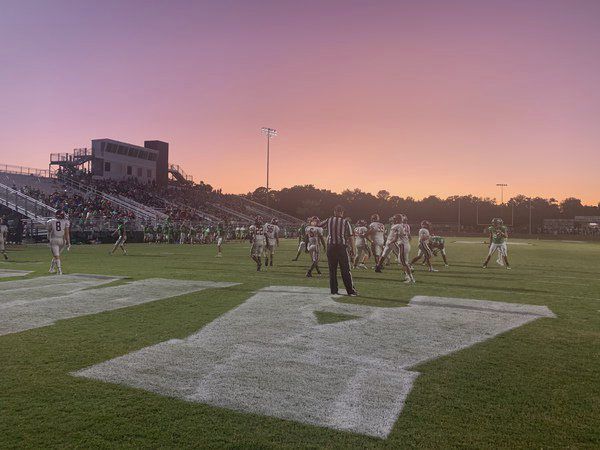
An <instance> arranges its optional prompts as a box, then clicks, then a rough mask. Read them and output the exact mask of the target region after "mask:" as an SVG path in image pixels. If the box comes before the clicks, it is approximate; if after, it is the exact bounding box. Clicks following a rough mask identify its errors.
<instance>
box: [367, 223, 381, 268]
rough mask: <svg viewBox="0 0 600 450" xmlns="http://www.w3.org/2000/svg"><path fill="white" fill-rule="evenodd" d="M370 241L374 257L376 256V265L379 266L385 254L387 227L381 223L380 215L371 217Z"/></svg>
mask: <svg viewBox="0 0 600 450" xmlns="http://www.w3.org/2000/svg"><path fill="white" fill-rule="evenodd" d="M369 239H370V240H371V243H372V245H371V247H372V249H373V255H375V264H379V259H380V258H381V254H382V253H383V247H384V246H385V225H384V224H382V223H381V222H380V221H379V214H373V215H372V216H371V224H370V225H369Z"/></svg>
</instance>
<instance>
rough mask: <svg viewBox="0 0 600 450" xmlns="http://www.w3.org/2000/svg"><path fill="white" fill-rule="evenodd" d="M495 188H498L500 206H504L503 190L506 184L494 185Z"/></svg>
mask: <svg viewBox="0 0 600 450" xmlns="http://www.w3.org/2000/svg"><path fill="white" fill-rule="evenodd" d="M496 186H498V187H499V188H500V204H501V205H504V188H505V187H507V186H508V184H506V183H496Z"/></svg>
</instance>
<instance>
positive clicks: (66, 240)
mask: <svg viewBox="0 0 600 450" xmlns="http://www.w3.org/2000/svg"><path fill="white" fill-rule="evenodd" d="M70 228H71V224H70V223H69V221H68V220H67V219H65V213H64V212H62V211H60V210H58V211H56V217H55V218H54V219H50V220H49V221H48V222H46V230H47V231H48V242H49V243H50V250H51V251H52V262H51V263H50V273H55V272H56V273H58V274H59V275H62V265H61V262H60V252H61V250H62V249H63V247H64V246H65V245H66V247H67V250H70V249H71V234H70V233H69V231H70Z"/></svg>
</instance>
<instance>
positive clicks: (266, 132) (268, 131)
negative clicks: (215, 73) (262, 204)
mask: <svg viewBox="0 0 600 450" xmlns="http://www.w3.org/2000/svg"><path fill="white" fill-rule="evenodd" d="M260 131H261V132H262V134H264V135H265V136H267V206H269V144H270V143H271V138H272V137H274V136H277V130H276V129H274V128H269V127H262V128H261V129H260Z"/></svg>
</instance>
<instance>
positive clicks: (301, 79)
mask: <svg viewBox="0 0 600 450" xmlns="http://www.w3.org/2000/svg"><path fill="white" fill-rule="evenodd" d="M0 99H1V101H0V164H19V165H26V166H32V167H38V168H45V167H47V165H48V159H49V158H48V155H49V153H50V152H66V151H69V150H71V149H73V148H76V147H86V146H90V140H91V139H94V138H104V137H108V138H113V139H117V140H122V141H126V142H131V143H134V144H139V145H142V144H143V141H144V140H145V139H160V140H165V141H167V142H169V143H170V153H171V154H170V156H171V162H173V163H177V164H180V165H182V166H183V167H184V168H185V170H186V171H187V172H188V173H191V174H193V175H194V177H195V179H196V181H198V180H204V181H205V182H208V183H210V184H212V185H213V186H215V187H221V188H223V190H224V191H225V192H235V193H245V192H248V191H251V190H254V189H255V188H256V187H257V186H261V185H264V182H265V181H264V180H265V159H266V157H265V140H264V138H263V137H262V136H261V134H260V128H261V127H262V126H271V127H274V128H277V129H278V131H279V136H277V137H276V138H275V139H274V140H273V142H272V147H271V149H272V153H271V156H272V158H271V163H272V164H271V175H272V176H271V186H272V187H273V188H281V187H286V186H292V185H294V184H314V185H316V186H318V187H323V188H328V189H332V190H335V191H341V190H343V189H346V188H351V189H353V188H360V189H362V190H365V191H370V192H377V191H378V190H380V189H387V190H389V191H390V192H391V193H392V194H395V195H400V196H403V197H405V196H409V195H410V196H413V197H417V198H421V197H423V196H426V195H430V194H435V195H440V196H443V197H444V196H448V195H453V194H470V193H471V194H476V195H483V196H489V197H498V198H499V191H498V188H496V186H495V185H496V183H499V182H504V183H508V184H509V187H508V190H507V194H506V195H508V196H510V195H514V194H517V193H523V194H525V195H539V196H545V197H555V198H558V199H562V198H564V197H568V196H576V197H579V198H581V199H582V200H583V201H584V202H585V203H589V204H597V203H598V202H599V201H600V177H599V172H600V1H598V0H589V1H584V0H564V1H552V0H539V1H528V0H518V1H517V0H515V1H511V0H502V1H492V0H487V1H486V0H474V1H460V0H452V1H447V0H437V1H427V0H419V1H413V0H411V1H402V0H395V1H376V0H373V1H327V0H320V1H310V0H309V1H306V0H305V1H297V0H295V1H292V0H290V1H287V0H277V1H275V0H274V1H258V0H243V1H227V0H225V1H223V0H219V1H216V0H215V1H200V0H198V1H173V0H170V1H167V0H164V1H142V0H140V1H128V0H122V1H106V0H103V1H101V2H100V1H91V0H90V1H87V0H81V1H77V0H71V1H58V0H57V1H53V0H46V1H29V0H20V1H16V0H14V1H13V0H8V1H7V0H0Z"/></svg>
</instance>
